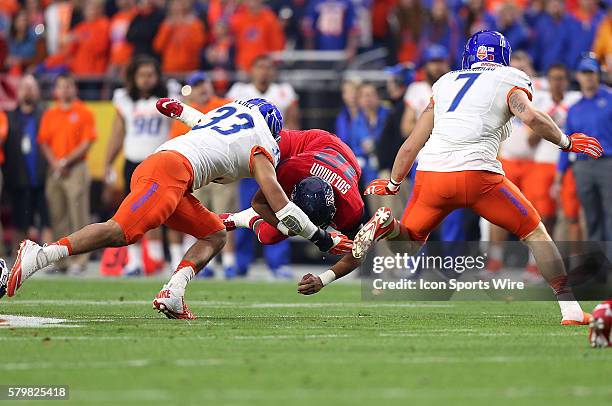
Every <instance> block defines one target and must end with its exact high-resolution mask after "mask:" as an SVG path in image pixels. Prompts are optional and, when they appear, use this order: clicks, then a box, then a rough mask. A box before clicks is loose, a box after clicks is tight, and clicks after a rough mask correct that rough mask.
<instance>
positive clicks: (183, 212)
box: [0, 99, 352, 319]
mask: <svg viewBox="0 0 612 406" xmlns="http://www.w3.org/2000/svg"><path fill="white" fill-rule="evenodd" d="M158 109H159V110H160V111H162V112H163V114H164V115H167V116H171V117H178V118H180V119H181V120H182V121H184V122H185V123H186V124H188V126H189V127H191V128H192V129H191V131H189V132H188V133H187V134H185V135H183V136H180V137H177V138H174V139H172V140H170V141H167V142H165V143H164V144H162V145H161V146H160V147H159V148H158V149H157V150H156V152H155V153H154V154H153V155H151V156H149V157H148V158H146V159H145V160H144V161H143V162H142V164H140V165H139V166H138V168H136V171H134V174H133V175H132V179H131V191H130V194H129V195H128V196H127V197H126V198H125V200H124V201H123V203H122V204H121V206H120V207H119V209H118V210H117V213H116V214H115V215H114V216H113V218H112V219H110V220H108V221H106V222H104V223H96V224H90V225H88V226H86V227H84V228H82V229H81V230H79V231H76V232H75V233H73V234H71V235H69V236H67V237H64V238H61V239H60V240H59V241H57V242H56V243H53V244H51V245H48V246H44V247H41V246H40V245H38V244H36V243H35V242H33V241H30V240H24V241H23V242H22V243H21V246H20V248H19V252H18V254H17V258H16V261H15V264H14V265H13V267H12V269H11V272H10V275H9V278H8V284H7V285H8V286H6V293H7V294H8V295H9V296H13V295H14V294H15V292H16V291H17V289H18V288H19V287H20V286H22V285H23V283H24V282H25V281H26V280H27V279H28V278H29V277H30V276H32V275H33V274H34V273H35V272H36V271H38V270H40V269H42V268H44V267H46V266H48V265H49V264H52V263H54V262H56V261H58V260H59V259H61V258H65V257H68V256H70V255H77V254H81V253H84V252H90V251H93V250H96V249H100V248H104V247H113V246H114V247H117V246H125V245H128V244H132V243H134V242H136V241H138V240H139V239H140V238H141V237H142V236H143V234H144V233H145V232H147V231H148V230H151V229H153V228H157V227H159V226H160V225H162V224H166V225H168V227H170V228H172V229H175V230H178V231H181V232H184V233H187V234H190V235H193V236H194V237H196V238H197V239H198V241H197V242H196V243H195V244H194V245H192V246H191V248H190V249H189V250H188V251H187V253H186V254H185V256H184V257H183V261H181V263H180V265H179V266H178V268H177V269H176V271H175V273H174V275H172V278H171V279H170V281H169V282H168V283H167V284H166V285H164V287H163V288H162V289H161V291H160V292H159V293H158V294H157V296H156V298H155V300H154V301H153V306H154V308H155V309H157V310H158V311H160V312H163V313H164V314H165V315H166V316H167V317H168V318H182V319H192V318H194V316H193V314H192V313H191V311H190V310H189V308H188V307H187V306H186V305H185V302H184V293H185V288H186V286H187V283H188V282H189V281H190V280H191V279H192V278H193V277H194V276H195V274H196V273H198V272H199V271H200V270H201V269H202V268H203V267H204V266H205V265H206V264H207V263H208V262H209V261H210V259H211V258H212V257H213V256H215V255H216V254H217V253H218V252H219V251H220V250H221V249H222V248H223V245H224V244H225V238H226V236H225V225H224V224H223V222H222V221H221V219H220V218H219V216H217V215H216V214H214V213H212V212H210V211H208V210H207V209H206V208H205V207H204V206H202V204H201V203H200V202H199V201H198V200H197V199H196V198H195V197H194V196H193V194H192V193H191V192H192V190H194V189H199V188H201V187H202V186H204V185H206V184H208V183H211V182H215V183H221V184H226V183H231V182H235V181H237V180H238V179H242V178H247V177H253V178H255V180H256V181H257V183H258V184H259V187H260V188H261V191H262V192H263V194H264V196H265V197H266V200H267V201H268V203H269V205H270V207H271V208H272V210H273V211H274V213H275V215H276V217H277V218H278V220H279V221H280V222H281V223H283V224H284V225H285V227H287V229H288V230H290V231H292V232H293V233H295V234H296V235H300V236H302V237H304V238H307V239H309V240H310V241H312V242H313V243H314V244H316V245H317V246H318V247H319V249H321V250H322V251H326V252H331V253H338V254H341V253H347V252H350V250H351V247H352V242H351V241H350V240H348V239H347V238H346V236H344V235H342V234H340V233H335V232H334V233H329V232H327V231H324V230H322V229H320V228H319V227H317V226H316V225H314V224H313V223H312V222H311V221H310V220H309V218H308V216H307V215H306V214H305V213H304V212H303V211H302V210H301V209H300V208H299V207H298V206H296V205H295V204H294V203H292V202H291V201H290V200H289V199H288V198H287V195H286V194H285V192H284V191H283V189H282V187H281V186H280V185H279V183H278V181H277V179H276V172H275V168H276V165H277V164H278V160H279V156H280V151H279V147H278V144H277V141H276V138H277V137H278V135H279V133H280V130H281V128H282V123H283V121H282V116H281V114H280V112H279V111H278V109H277V108H276V106H274V105H273V104H271V103H269V102H267V101H266V100H264V99H251V100H248V101H236V102H232V103H228V104H226V105H225V106H222V107H219V108H218V109H215V110H213V111H211V112H210V113H208V114H206V115H202V114H201V113H200V112H199V111H197V110H195V109H193V108H190V107H188V106H183V105H182V103H180V102H178V101H176V100H173V99H160V100H159V101H158ZM0 276H4V275H0ZM2 280H4V278H2V277H0V281H2ZM2 288H4V287H2ZM2 291H4V289H0V292H2Z"/></svg>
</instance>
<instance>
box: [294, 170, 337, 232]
mask: <svg viewBox="0 0 612 406" xmlns="http://www.w3.org/2000/svg"><path fill="white" fill-rule="evenodd" d="M291 201H292V202H293V203H295V204H296V205H297V206H298V207H299V208H300V209H302V211H303V212H304V213H306V215H307V216H308V218H309V219H310V221H312V222H313V223H314V224H315V225H316V226H319V227H323V228H324V227H327V226H329V225H330V224H331V222H332V220H333V218H334V216H335V215H336V204H335V199H334V189H333V188H332V186H331V185H330V184H329V183H328V182H327V181H325V180H324V179H322V178H320V177H318V176H309V177H308V178H304V179H302V180H301V181H300V182H299V183H298V184H297V185H295V187H294V188H293V192H292V193H291Z"/></svg>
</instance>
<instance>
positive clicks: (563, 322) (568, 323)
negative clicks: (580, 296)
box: [561, 312, 591, 326]
mask: <svg viewBox="0 0 612 406" xmlns="http://www.w3.org/2000/svg"><path fill="white" fill-rule="evenodd" d="M590 319H591V314H590V313H587V312H582V320H572V319H563V320H561V325H562V326H586V325H587V324H589V321H590Z"/></svg>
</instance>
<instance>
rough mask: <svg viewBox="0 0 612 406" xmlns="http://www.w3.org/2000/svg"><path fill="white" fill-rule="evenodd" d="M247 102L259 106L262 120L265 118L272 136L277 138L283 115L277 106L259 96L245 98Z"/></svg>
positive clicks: (281, 126)
mask: <svg viewBox="0 0 612 406" xmlns="http://www.w3.org/2000/svg"><path fill="white" fill-rule="evenodd" d="M247 103H249V104H252V105H254V106H257V107H258V108H259V112H260V113H261V115H262V116H263V118H264V120H266V124H268V128H269V129H270V132H271V133H272V136H273V137H274V138H276V139H278V137H279V134H280V131H281V129H282V128H283V115H282V114H281V112H280V111H279V110H278V108H277V107H276V106H275V105H274V104H273V103H270V102H269V101H267V100H266V99H260V98H257V99H250V100H247Z"/></svg>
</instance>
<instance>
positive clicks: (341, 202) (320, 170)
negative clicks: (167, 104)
mask: <svg viewBox="0 0 612 406" xmlns="http://www.w3.org/2000/svg"><path fill="white" fill-rule="evenodd" d="M175 103H176V104H177V105H180V106H181V107H180V108H183V109H186V110H189V111H192V110H193V109H192V108H191V107H190V106H187V105H185V104H183V103H181V102H178V101H176V102H175ZM162 113H163V114H166V115H168V116H170V117H173V118H176V119H178V120H180V121H187V124H188V125H191V124H193V122H196V121H197V120H198V117H197V114H198V113H194V115H193V117H190V118H189V120H185V118H182V117H178V116H177V115H176V114H172V113H171V112H170V111H162ZM199 114H200V115H201V113H199ZM278 145H279V149H280V160H279V162H280V163H279V164H278V167H277V170H276V177H277V179H278V182H279V184H280V185H281V187H282V188H283V190H284V191H285V193H286V195H287V196H290V197H291V201H292V202H293V203H295V204H296V205H297V206H298V207H299V208H300V209H301V210H302V211H303V212H304V213H305V214H306V215H307V216H308V217H309V218H310V220H311V221H312V222H313V223H314V224H315V225H316V226H319V227H322V228H326V227H328V226H332V227H333V228H334V229H336V230H338V231H340V232H342V233H344V234H347V235H349V236H352V235H355V233H356V232H357V231H358V227H359V225H360V224H361V220H362V217H363V212H364V203H363V199H362V198H361V195H360V192H359V178H360V176H361V168H360V167H359V164H358V163H357V158H356V157H355V154H354V153H353V151H351V149H350V148H349V147H348V145H346V144H345V143H344V142H342V141H341V140H340V138H338V137H337V136H336V135H334V134H331V133H329V132H327V131H324V130H316V129H315V130H305V131H298V130H282V131H281V132H280V137H279V142H278ZM252 205H253V206H252V207H250V208H248V209H246V210H243V211H241V212H239V213H224V214H222V215H221V218H222V220H223V222H224V224H225V226H226V230H227V231H233V230H235V229H237V228H250V229H251V230H253V232H254V233H255V235H256V236H257V239H258V240H259V242H260V243H262V244H264V245H270V244H275V243H277V242H279V241H282V240H284V239H286V238H287V237H288V236H289V235H294V234H295V233H293V232H292V231H291V230H289V229H288V228H287V227H286V226H285V225H284V224H283V223H282V222H279V221H278V218H277V217H276V216H275V215H274V211H273V209H272V207H271V206H270V204H269V203H268V201H267V198H266V196H265V193H264V192H263V190H262V189H259V190H258V191H257V192H256V193H255V196H254V197H253V200H252ZM360 263H361V261H359V260H356V259H355V258H353V256H352V255H346V256H344V257H343V258H342V259H341V260H340V261H339V262H338V263H337V264H335V265H334V266H333V267H332V268H331V269H330V270H328V271H326V272H324V273H322V274H321V275H319V276H314V275H312V274H307V275H304V277H303V278H302V281H301V282H300V285H299V289H298V291H299V292H300V293H303V294H312V293H316V292H318V291H319V290H320V289H321V288H323V286H325V285H327V284H329V283H331V282H332V281H334V280H335V279H336V275H340V276H343V275H346V274H348V273H350V272H351V271H353V270H354V269H355V268H357V267H358V266H359V265H360Z"/></svg>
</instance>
